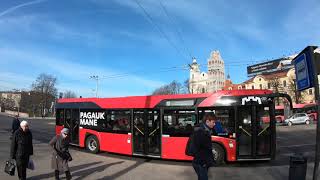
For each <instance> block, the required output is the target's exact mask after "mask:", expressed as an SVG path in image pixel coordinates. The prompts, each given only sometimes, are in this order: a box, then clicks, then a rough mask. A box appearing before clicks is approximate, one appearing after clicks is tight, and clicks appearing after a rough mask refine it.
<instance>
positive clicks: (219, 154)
mask: <svg viewBox="0 0 320 180" xmlns="http://www.w3.org/2000/svg"><path fill="white" fill-rule="evenodd" d="M212 155H213V159H214V162H215V164H216V165H221V164H223V163H224V157H225V153H224V150H223V148H222V147H221V146H220V145H219V144H216V143H213V144H212Z"/></svg>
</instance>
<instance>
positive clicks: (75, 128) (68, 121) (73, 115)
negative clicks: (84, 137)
mask: <svg viewBox="0 0 320 180" xmlns="http://www.w3.org/2000/svg"><path fill="white" fill-rule="evenodd" d="M64 127H65V128H68V129H69V138H70V140H71V143H72V144H79V109H65V122H64Z"/></svg>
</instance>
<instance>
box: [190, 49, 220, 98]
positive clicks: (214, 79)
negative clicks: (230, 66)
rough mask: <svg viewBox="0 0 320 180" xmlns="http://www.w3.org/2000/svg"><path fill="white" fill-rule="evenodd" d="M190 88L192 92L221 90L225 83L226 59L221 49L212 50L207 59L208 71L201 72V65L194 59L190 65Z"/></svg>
mask: <svg viewBox="0 0 320 180" xmlns="http://www.w3.org/2000/svg"><path fill="white" fill-rule="evenodd" d="M190 66H191V67H190V77H189V90H190V93H192V94H198V93H207V92H215V91H217V90H221V89H222V88H223V87H224V83H225V73H224V72H225V68H224V61H223V59H222V58H221V55H220V52H219V51H212V52H211V54H210V57H209V59H208V60H207V69H208V71H207V72H201V70H200V65H199V64H198V63H197V60H196V59H193V61H192V64H191V65H190Z"/></svg>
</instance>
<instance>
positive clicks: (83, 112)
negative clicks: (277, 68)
mask: <svg viewBox="0 0 320 180" xmlns="http://www.w3.org/2000/svg"><path fill="white" fill-rule="evenodd" d="M280 96H281V97H285V98H287V99H288V100H289V101H290V102H291V99H290V97H289V96H287V95H286V94H273V93H272V92H271V91H268V90H231V91H218V92H216V93H207V94H179V95H152V96H131V97H118V98H70V99H59V100H58V102H57V104H56V133H57V134H58V133H59V132H60V130H61V129H62V128H63V127H67V128H69V129H70V130H71V131H70V133H71V134H70V138H71V142H72V144H74V145H77V146H80V147H84V148H86V149H87V150H88V151H90V152H92V153H97V152H98V151H106V152H112V153H118V154H126V155H135V156H148V157H155V158H163V159H174V160H192V157H190V156H187V155H185V147H186V143H187V140H188V137H189V136H190V135H191V133H192V131H193V127H194V126H195V125H196V124H198V123H199V122H200V121H201V119H202V118H203V116H204V113H205V112H214V113H215V114H216V116H217V122H216V126H215V131H214V134H213V136H212V145H213V151H212V153H213V155H214V158H215V160H216V162H217V163H218V164H219V163H222V162H223V161H228V162H233V161H241V160H270V159H273V158H274V157H275V147H276V146H275V144H276V133H275V131H276V130H275V128H276V126H275V112H274V111H275V106H274V98H275V97H280ZM265 117H267V118H268V119H269V120H268V121H264V120H263V119H264V118H265Z"/></svg>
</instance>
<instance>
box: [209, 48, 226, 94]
mask: <svg viewBox="0 0 320 180" xmlns="http://www.w3.org/2000/svg"><path fill="white" fill-rule="evenodd" d="M224 82H225V74H224V61H223V59H222V58H221V55H220V52H219V51H212V52H211V55H210V58H209V59H208V87H207V89H208V91H209V92H215V91H217V90H221V89H222V88H223V86H224Z"/></svg>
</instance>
